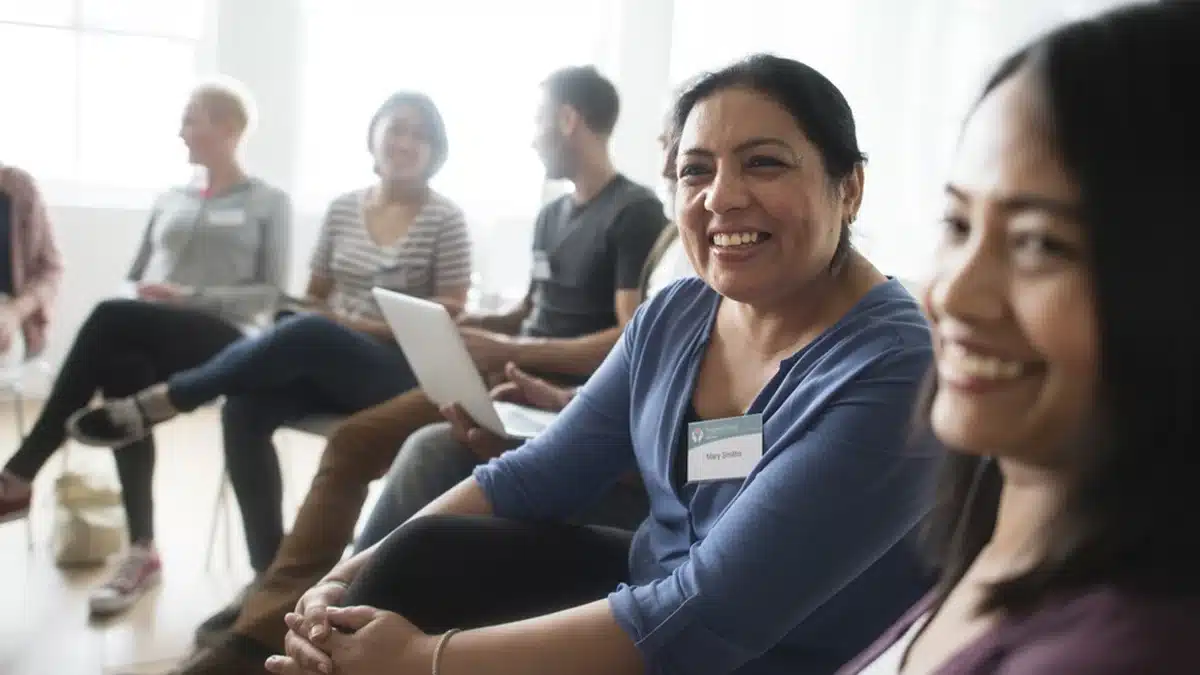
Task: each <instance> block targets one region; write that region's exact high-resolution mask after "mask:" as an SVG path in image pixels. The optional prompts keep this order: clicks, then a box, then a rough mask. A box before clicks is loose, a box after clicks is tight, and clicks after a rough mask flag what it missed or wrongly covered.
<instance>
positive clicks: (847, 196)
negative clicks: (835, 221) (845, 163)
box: [839, 162, 866, 223]
mask: <svg viewBox="0 0 1200 675" xmlns="http://www.w3.org/2000/svg"><path fill="white" fill-rule="evenodd" d="M865 180H866V174H865V172H864V171H863V165H862V162H858V163H856V164H855V165H854V169H853V170H851V171H850V173H848V174H846V177H845V178H843V179H842V182H841V186H840V188H841V189H840V190H839V192H840V193H841V198H842V214H843V222H850V223H853V222H854V221H855V220H857V219H858V210H859V209H860V208H862V197H863V181H865Z"/></svg>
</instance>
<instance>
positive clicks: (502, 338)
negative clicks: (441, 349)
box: [459, 326, 514, 374]
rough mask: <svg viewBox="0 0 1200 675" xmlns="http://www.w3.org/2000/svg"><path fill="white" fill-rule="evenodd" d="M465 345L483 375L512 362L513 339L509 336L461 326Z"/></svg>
mask: <svg viewBox="0 0 1200 675" xmlns="http://www.w3.org/2000/svg"><path fill="white" fill-rule="evenodd" d="M459 332H460V333H462V339H463V343H464V344H466V346H467V351H468V352H470V354H471V360H472V361H474V362H475V367H476V368H478V369H479V372H481V373H485V374H486V373H490V372H494V371H498V370H500V369H501V368H503V367H504V364H506V363H508V362H509V361H511V360H512V353H513V348H514V345H513V339H512V338H511V337H509V336H507V335H502V334H500V333H493V332H491V331H486V330H480V329H478V328H469V327H466V326H460V327H459Z"/></svg>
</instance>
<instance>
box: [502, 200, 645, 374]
mask: <svg viewBox="0 0 1200 675" xmlns="http://www.w3.org/2000/svg"><path fill="white" fill-rule="evenodd" d="M666 224H667V217H666V214H664V213H663V207H662V203H661V202H659V201H658V200H657V199H644V200H641V201H638V202H634V203H632V204H630V205H629V206H627V207H625V208H624V209H623V210H622V211H621V213H620V214H618V215H617V221H616V222H615V223H613V226H612V229H611V230H610V231H609V243H610V245H611V247H612V249H613V250H614V251H615V254H616V255H615V265H616V270H615V271H616V274H615V277H616V283H617V290H616V296H615V297H614V299H613V302H614V305H615V307H616V314H617V325H616V326H614V327H612V328H609V329H607V330H602V331H600V332H597V333H592V334H590V335H584V336H581V337H577V338H532V337H516V338H512V339H511V340H509V341H508V342H509V352H510V353H509V358H507V359H506V361H510V362H512V363H515V364H517V365H518V366H520V367H521V368H525V369H527V370H532V371H536V372H544V373H560V374H563V375H589V374H591V373H592V372H594V371H595V370H596V367H597V366H599V365H600V362H601V361H603V360H604V357H605V356H606V355H607V354H608V352H609V351H611V350H612V348H613V345H615V344H616V343H617V338H618V337H620V335H621V331H622V330H624V328H625V324H627V323H629V320H630V319H631V318H632V317H633V313H634V312H635V311H637V308H638V305H639V304H641V302H642V293H641V281H642V268H643V266H644V265H645V264H646V258H647V257H648V256H649V255H650V249H652V248H654V242H655V241H657V240H658V235H659V234H660V233H661V232H662V229H663V227H664V226H665V225H666Z"/></svg>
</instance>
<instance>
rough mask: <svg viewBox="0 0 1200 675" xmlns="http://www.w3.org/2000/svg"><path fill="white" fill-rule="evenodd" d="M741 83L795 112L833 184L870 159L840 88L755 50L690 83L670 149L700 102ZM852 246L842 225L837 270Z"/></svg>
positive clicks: (674, 125)
mask: <svg viewBox="0 0 1200 675" xmlns="http://www.w3.org/2000/svg"><path fill="white" fill-rule="evenodd" d="M738 87H741V88H746V89H750V90H752V91H755V92H758V93H759V94H762V95H763V96H766V97H767V98H769V99H771V100H772V101H774V102H776V103H778V104H779V105H781V106H783V108H784V109H785V110H787V111H788V112H789V113H790V114H791V116H792V119H794V120H795V121H796V124H797V126H799V127H800V130H801V131H803V132H804V134H805V136H807V137H808V140H809V141H811V142H812V144H813V145H815V146H816V147H817V151H818V152H820V153H821V161H822V162H823V163H824V165H825V173H826V174H827V177H828V178H829V181H830V184H831V185H838V184H840V183H841V181H842V180H843V179H845V178H846V177H847V176H849V175H850V174H851V173H852V172H853V171H854V170H855V169H856V168H857V167H858V166H859V165H861V164H862V163H863V162H865V161H866V160H867V156H866V155H865V154H864V153H863V151H862V150H861V149H859V147H858V134H857V132H856V129H855V124H854V113H853V112H851V110H850V103H849V102H848V101H847V100H846V97H845V96H844V95H843V94H842V92H841V90H840V89H838V88H837V86H836V85H834V84H833V83H832V82H830V81H829V78H827V77H825V76H824V75H822V74H821V73H820V72H819V71H817V70H816V69H815V68H812V67H811V66H808V65H806V64H803V63H800V62H799V61H793V60H791V59H785V58H782V57H779V56H774V55H772V54H755V55H753V56H749V57H747V58H745V59H742V60H741V61H737V62H735V63H733V64H731V65H729V66H726V67H724V68H722V69H720V70H716V71H713V72H710V73H703V74H701V75H699V76H697V77H695V78H694V79H692V80H691V81H689V82H688V83H687V84H686V85H685V86H684V88H683V90H682V92H681V93H680V94H679V96H678V98H677V99H676V101H675V106H674V110H673V111H672V113H671V118H672V119H671V134H670V139H669V142H670V144H671V146H670V148H671V149H670V152H672V153H677V152H678V150H679V134H680V132H681V131H682V130H683V125H684V124H685V123H687V118H688V115H689V114H691V112H692V108H694V107H696V104H697V103H699V102H700V101H703V100H704V99H706V98H708V97H710V96H712V95H713V94H716V93H718V92H720V91H724V90H726V89H733V88H738ZM850 250H851V243H850V225H849V224H848V223H843V224H842V232H841V236H840V237H839V239H838V245H837V249H836V251H835V252H834V254H833V261H832V266H833V267H834V268H837V267H838V266H839V265H840V264H841V263H842V261H843V260H845V259H846V257H847V256H848V255H849V254H850Z"/></svg>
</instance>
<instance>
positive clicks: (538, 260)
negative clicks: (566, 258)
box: [533, 251, 550, 281]
mask: <svg viewBox="0 0 1200 675" xmlns="http://www.w3.org/2000/svg"><path fill="white" fill-rule="evenodd" d="M533 280H534V281H550V256H548V255H546V252H545V251H534V252H533Z"/></svg>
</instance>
